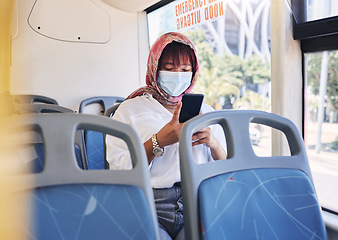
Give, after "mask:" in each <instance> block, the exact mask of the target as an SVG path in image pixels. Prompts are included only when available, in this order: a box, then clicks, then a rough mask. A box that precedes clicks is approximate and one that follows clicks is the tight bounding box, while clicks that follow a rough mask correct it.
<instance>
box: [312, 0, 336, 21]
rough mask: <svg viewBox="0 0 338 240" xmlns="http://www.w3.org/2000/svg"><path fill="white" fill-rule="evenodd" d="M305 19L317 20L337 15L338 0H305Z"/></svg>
mask: <svg viewBox="0 0 338 240" xmlns="http://www.w3.org/2000/svg"><path fill="white" fill-rule="evenodd" d="M307 1H308V7H307V20H308V21H312V20H318V19H321V18H327V17H332V16H336V15H338V1H335V0H307Z"/></svg>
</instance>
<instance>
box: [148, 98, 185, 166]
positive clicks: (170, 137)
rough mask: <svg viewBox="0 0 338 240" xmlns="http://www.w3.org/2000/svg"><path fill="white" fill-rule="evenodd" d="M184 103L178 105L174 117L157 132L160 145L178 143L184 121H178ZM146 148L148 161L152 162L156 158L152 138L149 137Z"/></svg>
mask: <svg viewBox="0 0 338 240" xmlns="http://www.w3.org/2000/svg"><path fill="white" fill-rule="evenodd" d="M181 107H182V103H181V102H179V103H178V104H177V106H176V109H175V111H174V113H173V117H172V119H171V120H170V122H168V123H167V124H166V125H165V126H164V127H163V128H162V129H161V130H160V131H159V132H158V133H157V134H156V137H157V143H158V144H159V145H160V147H162V148H163V147H165V146H168V145H171V144H174V143H177V142H178V140H179V136H180V132H181V128H182V125H183V123H180V122H179V121H178V118H179V115H180V111H181ZM144 148H145V150H146V153H147V158H148V163H149V164H150V163H151V161H152V160H153V159H154V158H155V155H154V153H153V143H152V141H151V138H150V139H148V140H147V141H146V142H145V143H144Z"/></svg>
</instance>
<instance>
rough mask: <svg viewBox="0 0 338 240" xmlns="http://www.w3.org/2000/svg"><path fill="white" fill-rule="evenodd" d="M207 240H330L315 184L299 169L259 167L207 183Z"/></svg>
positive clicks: (202, 195) (203, 189) (203, 205)
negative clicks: (327, 239)
mask: <svg viewBox="0 0 338 240" xmlns="http://www.w3.org/2000/svg"><path fill="white" fill-rule="evenodd" d="M199 202H200V206H199V207H200V217H201V224H202V229H203V233H202V238H203V239H217V240H219V239H269V240H271V239H326V232H325V226H324V224H323V223H322V221H321V212H320V206H319V205H318V202H317V199H316V194H315V191H314V188H313V186H312V184H311V181H310V180H309V179H308V177H307V176H306V175H305V174H304V173H303V172H301V171H299V170H290V169H255V170H242V171H238V172H231V173H226V174H222V175H218V176H216V177H213V178H210V179H207V180H204V181H203V182H202V183H201V185H200V189H199Z"/></svg>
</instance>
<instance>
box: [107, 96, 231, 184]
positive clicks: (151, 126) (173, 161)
mask: <svg viewBox="0 0 338 240" xmlns="http://www.w3.org/2000/svg"><path fill="white" fill-rule="evenodd" d="M210 111H213V109H212V108H211V107H210V106H208V105H206V104H203V105H202V113H206V112H210ZM172 116H173V114H172V113H171V112H169V111H168V110H167V109H166V108H164V107H163V106H162V105H161V104H160V103H159V102H158V101H157V100H156V99H154V98H153V97H152V96H151V95H149V94H145V95H143V96H139V97H135V98H133V99H129V100H126V101H124V102H123V103H121V105H120V106H119V108H118V109H117V111H116V112H115V114H114V116H113V119H115V120H118V121H121V122H124V123H127V124H129V125H130V126H132V127H133V128H134V129H135V130H136V132H137V133H138V134H139V136H140V138H141V141H142V142H146V141H147V140H148V139H149V138H151V136H152V135H153V134H154V133H157V132H158V131H159V130H160V129H161V128H162V127H163V126H164V125H165V124H167V123H168V122H170V120H171V119H172ZM210 127H211V129H212V132H213V134H214V136H215V137H216V138H217V139H218V141H219V142H220V144H221V146H223V147H224V149H225V147H226V145H225V137H224V133H223V130H222V128H221V126H219V125H212V126H210ZM106 142H107V161H108V162H109V166H110V169H131V168H132V163H131V159H130V154H129V150H128V147H127V144H126V143H125V142H124V141H123V140H121V139H118V138H116V137H112V136H109V135H107V137H106ZM193 154H194V159H195V161H196V162H198V163H205V162H207V161H213V158H212V156H211V152H210V148H208V147H207V146H206V145H205V144H201V145H197V146H194V147H193ZM149 170H150V181H151V186H152V187H153V188H170V187H172V186H173V185H174V183H176V182H180V181H181V175H180V163H179V147H178V143H175V144H173V145H170V146H165V147H164V154H163V155H162V156H161V157H155V158H154V160H153V161H152V162H151V164H150V165H149Z"/></svg>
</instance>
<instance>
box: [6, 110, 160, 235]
mask: <svg viewBox="0 0 338 240" xmlns="http://www.w3.org/2000/svg"><path fill="white" fill-rule="evenodd" d="M19 117H20V116H19ZM19 117H18V116H16V117H12V118H10V119H7V121H8V122H6V124H7V125H8V126H9V127H10V128H11V129H13V130H12V131H19V132H22V131H30V130H31V128H33V129H34V130H35V131H39V132H40V133H41V135H42V137H43V142H44V144H45V148H46V151H45V154H46V164H45V169H44V171H43V172H41V173H39V174H21V175H17V176H13V179H12V180H13V181H16V182H17V183H18V184H16V185H15V189H13V193H14V194H22V193H24V192H27V190H29V201H28V203H29V204H28V205H27V203H23V204H25V206H18V208H20V209H21V208H23V207H26V209H27V210H28V212H27V215H28V216H27V217H28V222H29V224H26V225H25V224H23V223H22V222H18V223H16V224H18V228H19V227H20V229H22V228H26V229H25V230H26V231H27V237H28V239H65V240H73V239H82V240H87V239H88V240H89V239H90V240H91V239H100V240H105V239H119V240H123V239H140V240H141V239H157V240H159V235H158V223H157V217H156V211H155V204H154V200H153V193H152V188H151V186H150V177H149V171H148V166H147V160H146V153H145V150H144V147H143V144H142V142H141V140H140V139H139V137H138V135H137V133H136V132H135V131H134V130H133V129H132V128H131V127H130V126H128V125H127V124H123V123H121V122H118V121H114V120H111V119H108V118H106V117H102V116H93V115H87V114H64V113H62V114H60V113H53V114H39V115H34V116H33V117H30V118H26V119H25V121H18V119H19ZM1 121H2V122H1V123H2V124H4V121H5V120H1ZM9 123H10V124H9ZM79 129H90V130H92V131H100V132H103V133H107V134H110V135H113V136H116V137H118V138H121V139H123V140H124V141H125V142H126V144H127V145H128V148H129V149H130V153H131V158H132V163H133V169H131V170H100V171H96V170H92V171H84V170H82V169H80V168H79V167H78V166H77V164H76V159H75V155H74V151H73V145H74V135H75V132H76V131H77V130H79ZM26 205H27V206H26ZM12 217H14V219H13V221H14V222H15V221H17V219H19V217H18V218H15V216H12Z"/></svg>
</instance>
